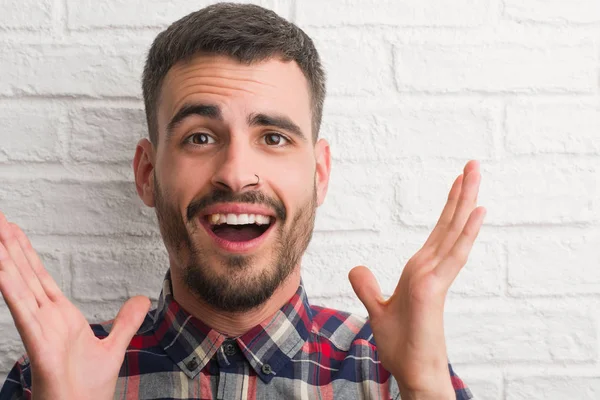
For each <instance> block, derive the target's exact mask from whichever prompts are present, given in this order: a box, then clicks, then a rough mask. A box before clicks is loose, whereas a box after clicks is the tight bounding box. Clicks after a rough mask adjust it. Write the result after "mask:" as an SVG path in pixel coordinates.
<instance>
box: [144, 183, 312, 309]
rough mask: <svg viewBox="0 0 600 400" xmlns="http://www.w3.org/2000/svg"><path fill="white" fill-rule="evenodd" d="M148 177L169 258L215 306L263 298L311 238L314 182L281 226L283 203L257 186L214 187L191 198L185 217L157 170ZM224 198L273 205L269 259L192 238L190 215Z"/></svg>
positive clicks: (252, 304) (246, 304)
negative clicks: (225, 252)
mask: <svg viewBox="0 0 600 400" xmlns="http://www.w3.org/2000/svg"><path fill="white" fill-rule="evenodd" d="M153 179H154V187H155V210H156V216H157V219H158V223H159V227H160V232H161V235H162V237H163V241H164V243H165V247H166V248H167V250H168V252H169V255H170V258H171V259H172V260H174V261H175V262H176V264H177V265H178V266H181V267H182V268H183V274H182V277H183V283H184V284H185V286H186V287H187V288H188V289H189V290H190V291H191V293H193V294H194V295H195V296H196V297H198V298H199V299H200V300H202V301H204V302H205V303H206V304H208V305H209V306H211V307H213V308H215V309H217V310H220V311H224V312H244V311H248V310H251V309H253V308H256V307H258V306H260V305H261V304H263V303H264V302H266V301H267V300H268V299H269V298H270V297H271V296H272V295H273V293H274V292H275V290H276V289H277V288H278V287H279V286H280V285H281V284H282V283H283V282H285V280H286V279H287V278H288V277H289V276H290V274H291V273H292V272H293V271H294V269H295V268H296V266H297V265H298V264H299V263H300V260H301V258H302V254H303V253H304V251H305V250H306V248H307V247H308V244H309V243H310V240H311V238H312V232H313V229H314V223H315V214H316V204H317V199H316V187H314V186H313V193H312V196H311V197H310V198H309V199H308V200H307V201H306V202H305V203H304V204H303V205H302V206H301V207H300V208H299V209H298V210H297V212H296V213H295V215H294V216H293V219H292V221H291V223H290V224H288V226H287V229H286V228H284V227H285V225H286V224H285V222H286V220H287V219H288V213H287V212H286V209H285V206H284V205H283V203H282V202H281V201H279V200H276V199H272V198H270V197H268V196H266V195H265V194H264V193H262V192H260V191H249V192H243V193H233V192H230V191H223V190H214V191H213V192H211V193H209V194H208V195H206V196H204V197H202V198H200V199H197V200H194V201H192V202H191V203H190V204H189V205H188V207H187V210H186V213H185V217H184V216H183V215H182V213H181V212H180V211H179V210H178V209H177V206H176V205H175V204H173V203H171V202H169V200H168V198H167V196H165V194H164V193H163V191H162V190H161V188H160V185H159V184H158V181H157V180H156V175H155V176H154V178H153ZM227 202H236V203H250V204H262V205H266V206H268V207H270V208H271V209H273V210H274V211H275V214H276V216H277V220H276V223H277V224H278V225H277V226H276V227H275V229H276V231H273V232H270V233H269V234H270V235H275V238H274V243H273V245H272V247H271V248H270V250H271V251H270V253H271V254H270V257H269V259H267V260H266V261H262V263H263V264H262V265H259V264H258V263H259V262H261V261H259V260H257V257H256V256H253V255H227V256H223V255H220V254H218V253H217V252H216V249H215V248H213V247H212V246H210V247H208V248H207V247H206V246H201V245H200V244H198V243H197V242H196V241H194V238H193V236H194V234H195V233H198V230H201V229H204V228H203V227H202V226H201V224H200V223H199V222H197V218H195V217H196V216H197V215H198V214H199V213H201V212H202V210H203V209H205V208H206V207H208V206H210V205H212V204H215V203H227ZM184 218H185V219H184ZM194 221H196V222H194ZM188 227H189V229H188ZM209 256H212V258H213V259H215V261H213V262H214V263H221V265H222V267H224V268H221V270H224V271H225V273H224V274H219V273H218V272H217V270H218V268H216V266H214V265H211V262H210V260H209V258H210V257H209ZM264 263H266V265H265V264H264ZM253 272H254V273H253Z"/></svg>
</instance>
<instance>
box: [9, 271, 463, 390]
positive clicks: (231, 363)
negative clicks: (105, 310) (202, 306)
mask: <svg viewBox="0 0 600 400" xmlns="http://www.w3.org/2000/svg"><path fill="white" fill-rule="evenodd" d="M92 328H93V330H94V332H95V333H96V336H98V337H101V338H102V337H106V336H107V335H108V332H109V331H110V328H111V323H110V322H108V323H105V324H101V325H92ZM449 367H450V374H451V376H452V383H453V385H454V389H455V391H456V398H457V399H459V400H462V399H470V398H472V395H471V392H470V391H469V389H468V388H467V387H466V386H465V385H464V383H463V382H462V381H461V380H460V379H459V378H458V377H457V376H456V375H455V374H454V372H453V370H452V367H451V366H449ZM30 388H31V371H30V368H29V362H28V360H27V358H26V357H23V358H22V359H21V360H20V361H19V362H18V363H17V364H16V365H15V367H14V368H13V369H12V371H11V372H10V374H9V375H8V378H7V380H6V382H5V384H4V386H3V388H2V390H1V391H0V400H15V399H30V398H31V389H30ZM114 398H115V399H178V400H179V399H227V400H233V399H248V400H254V399H322V400H330V399H364V398H366V399H399V398H400V395H399V391H398V386H397V384H396V381H395V379H394V378H393V376H391V375H390V373H389V372H387V371H386V370H385V369H384V368H383V367H382V365H381V363H380V361H379V360H378V357H377V347H376V345H375V342H374V340H373V334H372V332H371V328H370V325H369V324H368V323H367V321H366V320H365V319H364V318H361V317H357V316H355V315H352V314H348V313H344V312H341V311H337V310H332V309H328V308H323V307H316V306H311V305H310V304H309V303H308V299H307V297H306V293H305V291H304V288H303V286H302V285H300V287H299V288H298V291H297V292H296V294H295V295H294V296H293V297H292V298H291V299H290V301H289V302H288V303H287V304H286V305H285V306H284V307H283V308H282V309H281V310H280V311H278V312H277V313H276V314H275V316H274V317H273V318H271V319H270V320H268V321H265V322H263V323H262V324H260V325H258V326H256V327H254V328H253V329H251V330H250V331H249V332H247V333H245V334H244V335H242V336H240V337H237V338H233V339H231V338H227V337H225V336H224V335H223V334H221V333H219V332H216V331H214V330H211V329H210V328H209V327H208V326H206V325H205V324H204V323H202V322H201V321H200V320H198V319H196V318H194V317H192V316H191V315H190V314H188V313H187V312H186V311H184V310H183V309H182V308H181V307H180V306H179V304H177V302H175V301H174V300H173V295H172V289H171V281H170V276H169V274H167V277H166V279H165V281H164V284H163V291H162V293H161V296H160V298H159V303H158V307H157V308H156V309H155V310H152V311H150V312H149V313H148V315H147V316H146V319H145V321H144V323H143V324H142V326H141V328H140V330H139V332H138V333H137V334H136V336H135V337H134V338H133V340H132V341H131V343H130V345H129V348H128V350H127V353H126V355H125V359H124V362H123V365H122V367H121V371H120V374H119V380H118V382H117V387H116V391H115V397H114Z"/></svg>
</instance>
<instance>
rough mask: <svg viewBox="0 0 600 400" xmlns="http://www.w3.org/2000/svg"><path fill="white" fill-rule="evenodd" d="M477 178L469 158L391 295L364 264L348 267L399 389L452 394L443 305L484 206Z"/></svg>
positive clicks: (437, 395)
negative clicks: (480, 202)
mask: <svg viewBox="0 0 600 400" xmlns="http://www.w3.org/2000/svg"><path fill="white" fill-rule="evenodd" d="M479 182H480V174H479V165H478V163H477V162H474V161H471V162H469V163H467V165H466V166H465V168H464V172H463V174H462V175H460V176H459V177H458V178H457V179H456V181H455V182H454V184H453V186H452V189H451V190H450V194H449V195H448V201H447V203H446V206H445V207H444V210H443V211H442V214H441V216H440V219H439V221H438V223H437V225H436V226H435V228H434V230H433V232H432V233H431V235H430V236H429V238H428V239H427V241H426V243H425V245H424V246H423V247H422V248H421V249H420V250H419V251H418V252H417V253H416V254H415V255H414V256H413V257H412V258H411V259H410V260H409V262H408V263H407V264H406V266H405V267H404V270H403V272H402V275H401V277H400V281H399V282H398V285H397V286H396V289H395V291H394V293H393V294H392V296H391V297H390V298H388V299H385V300H384V299H383V297H382V295H381V291H380V289H379V285H378V284H377V281H376V280H375V278H374V276H373V274H372V273H371V272H370V271H369V270H368V269H367V268H366V267H362V266H361V267H356V268H354V269H353V270H352V271H350V275H349V278H350V282H351V284H352V286H353V288H354V290H355V292H356V294H357V296H358V298H359V299H360V300H361V301H362V302H363V304H364V305H365V307H366V309H367V311H368V313H369V319H370V323H371V327H372V329H373V336H374V338H375V341H376V343H377V349H378V354H379V357H380V359H381V362H382V364H383V366H384V367H385V368H386V369H387V370H388V371H390V372H391V373H392V374H393V375H394V377H395V378H396V380H397V381H398V384H399V386H400V389H401V391H404V392H407V393H431V394H432V395H431V397H430V398H438V399H439V398H445V396H447V397H448V398H453V393H454V391H453V389H452V385H451V381H450V373H449V370H448V360H447V355H446V342H445V337H444V320H443V316H444V303H445V299H446V294H447V292H448V289H449V288H450V285H451V284H452V282H453V281H454V279H455V278H456V276H457V275H458V273H459V272H460V270H461V268H462V267H463V266H464V265H465V263H466V262H467V258H468V255H469V253H470V251H471V248H472V246H473V243H474V241H475V239H476V237H477V235H478V233H479V229H480V227H481V224H482V223H483V218H484V216H485V209H483V208H481V207H476V206H477V194H478V191H479ZM442 396H444V397H442ZM407 397H408V396H407Z"/></svg>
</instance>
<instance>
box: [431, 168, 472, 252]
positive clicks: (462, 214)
mask: <svg viewBox="0 0 600 400" xmlns="http://www.w3.org/2000/svg"><path fill="white" fill-rule="evenodd" d="M480 182H481V175H480V174H479V171H478V169H475V170H472V171H471V172H469V175H467V176H465V178H464V182H463V186H462V190H461V193H460V196H459V199H458V204H457V205H456V210H455V212H454V215H453V216H452V221H451V222H450V225H448V226H447V227H446V230H445V232H444V233H443V235H442V237H441V242H440V244H439V245H438V248H437V250H436V253H437V254H438V255H439V256H440V257H442V258H443V257H445V256H446V254H448V252H449V251H450V249H451V248H452V246H454V243H455V242H456V240H457V238H458V236H459V235H460V234H461V232H462V231H463V229H464V227H465V224H466V223H467V220H468V219H469V215H471V212H472V211H473V209H474V208H475V206H476V202H477V193H478V192H479V185H480Z"/></svg>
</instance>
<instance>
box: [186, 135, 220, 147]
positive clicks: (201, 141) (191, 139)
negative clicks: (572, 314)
mask: <svg viewBox="0 0 600 400" xmlns="http://www.w3.org/2000/svg"><path fill="white" fill-rule="evenodd" d="M185 142H186V143H190V144H195V145H199V146H203V145H207V144H212V143H214V142H215V139H214V138H213V137H212V136H210V135H209V134H208V133H194V134H192V135H190V136H188V137H187V138H186V139H185Z"/></svg>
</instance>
